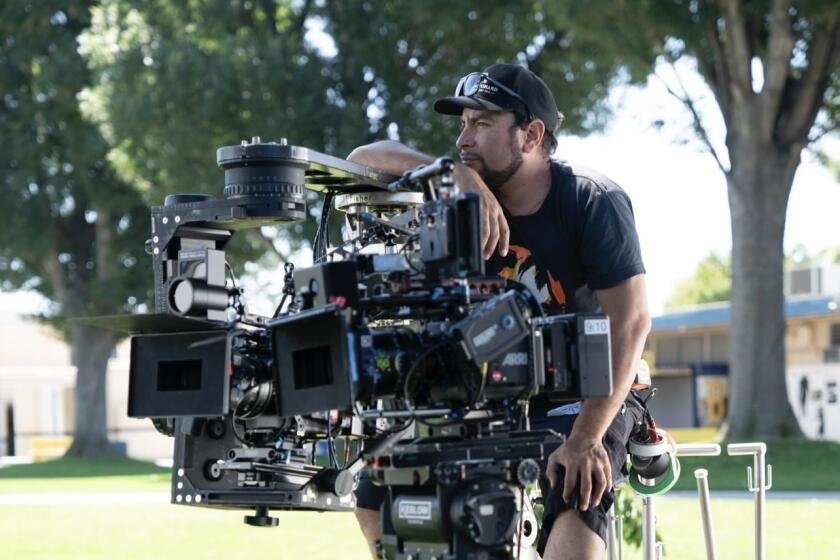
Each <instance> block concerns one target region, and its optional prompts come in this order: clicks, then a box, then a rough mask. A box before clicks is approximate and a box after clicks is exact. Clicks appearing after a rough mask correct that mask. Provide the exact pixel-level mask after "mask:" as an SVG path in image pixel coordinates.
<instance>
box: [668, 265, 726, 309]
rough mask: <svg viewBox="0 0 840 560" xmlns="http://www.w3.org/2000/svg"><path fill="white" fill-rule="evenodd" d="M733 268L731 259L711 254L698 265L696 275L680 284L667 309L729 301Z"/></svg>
mask: <svg viewBox="0 0 840 560" xmlns="http://www.w3.org/2000/svg"><path fill="white" fill-rule="evenodd" d="M731 291H732V267H731V265H730V263H729V259H724V258H721V257H720V256H718V255H716V254H714V253H711V254H709V255H708V256H707V257H706V258H704V259H703V260H702V261H700V263H699V264H698V265H697V269H696V270H695V271H694V274H693V275H692V276H691V277H690V278H687V279H685V280H683V281H682V282H680V283H679V284H678V285H677V287H676V289H675V290H674V294H673V295H672V296H671V298H670V299H669V300H668V303H667V304H666V306H665V307H666V308H669V309H672V308H675V307H682V306H686V305H698V304H701V303H715V302H721V301H729V297H730V294H731Z"/></svg>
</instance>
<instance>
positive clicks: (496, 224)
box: [347, 140, 510, 259]
mask: <svg viewBox="0 0 840 560" xmlns="http://www.w3.org/2000/svg"><path fill="white" fill-rule="evenodd" d="M347 159H348V160H350V161H352V162H355V163H359V164H361V165H366V166H368V167H376V168H378V169H382V170H383V171H387V172H388V173H392V174H394V175H402V174H403V173H404V172H405V171H408V170H409V169H414V168H415V167H417V166H418V165H425V164H428V163H432V162H433V161H434V160H435V158H433V157H432V156H430V155H429V154H425V153H423V152H420V151H418V150H415V149H414V148H410V147H408V146H406V145H405V144H401V143H400V142H396V141H394V140H382V141H379V142H374V143H373V144H367V145H365V146H359V147H358V148H356V149H355V150H353V151H352V152H350V155H348V156H347ZM453 176H454V177H453V178H454V179H455V184H457V185H458V187H459V188H460V189H461V190H462V191H464V192H473V193H476V194H478V195H479V196H480V197H481V202H482V204H481V207H482V213H481V215H482V228H481V238H482V239H481V241H482V246H483V247H484V258H485V259H489V258H490V256H491V255H492V254H493V251H494V250H495V249H496V246H497V245H498V247H499V254H500V255H502V256H503V257H504V256H505V255H507V252H508V243H509V239H510V228H509V227H508V223H507V220H506V219H505V215H504V212H503V211H502V207H501V205H500V204H499V201H498V200H497V199H496V196H495V195H494V194H493V193H492V192H491V191H490V189H489V187H487V185H486V184H485V183H484V181H483V180H482V179H481V177H480V176H479V175H478V173H477V172H476V171H475V170H474V169H471V168H469V167H467V166H466V165H463V164H461V163H456V164H455V172H454V173H453Z"/></svg>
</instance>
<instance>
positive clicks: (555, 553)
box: [543, 510, 607, 560]
mask: <svg viewBox="0 0 840 560" xmlns="http://www.w3.org/2000/svg"><path fill="white" fill-rule="evenodd" d="M606 551H607V545H606V544H605V543H604V540H603V539H602V538H601V536H600V535H598V534H597V533H596V532H595V531H593V530H592V529H591V528H590V527H589V526H588V525H587V524H586V523H584V522H583V520H582V519H581V518H580V517H579V516H578V515H577V514H576V513H575V512H574V511H572V510H566V511H564V512H562V513H560V514H559V515H558V516H557V518H556V519H555V520H554V524H553V525H552V526H551V533H549V535H548V543H546V545H545V551H544V552H543V560H560V559H564V558H571V559H574V560H578V559H580V560H596V559H597V560H603V558H604V556H605V553H606Z"/></svg>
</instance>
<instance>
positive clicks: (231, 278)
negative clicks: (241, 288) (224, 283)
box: [225, 261, 236, 289]
mask: <svg viewBox="0 0 840 560" xmlns="http://www.w3.org/2000/svg"><path fill="white" fill-rule="evenodd" d="M225 268H227V271H228V272H229V273H230V283H231V286H232V287H233V289H236V275H235V274H234V273H233V267H232V266H230V263H229V262H227V261H225Z"/></svg>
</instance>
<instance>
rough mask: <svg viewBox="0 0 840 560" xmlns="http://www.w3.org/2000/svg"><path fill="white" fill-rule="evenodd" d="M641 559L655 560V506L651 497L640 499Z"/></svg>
mask: <svg viewBox="0 0 840 560" xmlns="http://www.w3.org/2000/svg"><path fill="white" fill-rule="evenodd" d="M642 515H643V516H644V521H643V524H642V558H643V559H644V560H656V505H655V502H654V499H653V496H645V497H643V498H642Z"/></svg>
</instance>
